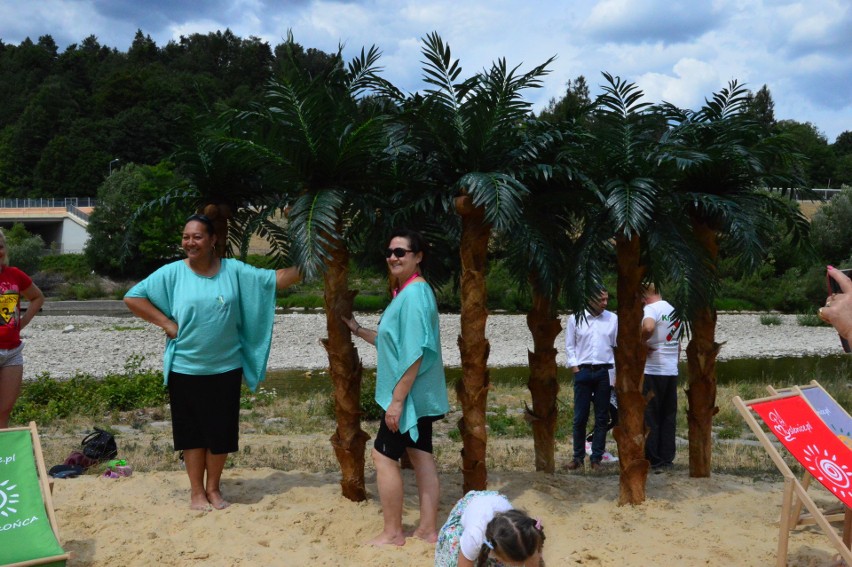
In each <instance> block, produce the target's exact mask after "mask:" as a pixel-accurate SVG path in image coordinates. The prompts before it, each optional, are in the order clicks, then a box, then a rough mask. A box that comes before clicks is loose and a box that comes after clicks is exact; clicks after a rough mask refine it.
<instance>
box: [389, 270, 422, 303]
mask: <svg viewBox="0 0 852 567" xmlns="http://www.w3.org/2000/svg"><path fill="white" fill-rule="evenodd" d="M419 277H420V273H418V272H414V273H413V274H411V277H410V278H408V279H407V280H405V283H404V284H402V285H401V286H399V287H398V288H396V289H395V290H393V296H394V297H396V296H397V295H399V292H401V291H402V290H403V289H405V286H407V285H408V284H410V283H411V280H413V279H414V278H419Z"/></svg>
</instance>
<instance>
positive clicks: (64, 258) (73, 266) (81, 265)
mask: <svg viewBox="0 0 852 567" xmlns="http://www.w3.org/2000/svg"><path fill="white" fill-rule="evenodd" d="M41 270H42V271H43V272H49V273H58V274H62V275H63V276H65V278H66V279H83V278H87V277H89V276H90V275H91V273H92V266H91V265H90V264H89V261H88V259H87V258H86V256H85V255H84V254H48V255H47V256H44V257H43V258H42V259H41Z"/></svg>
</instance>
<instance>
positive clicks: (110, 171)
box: [109, 158, 121, 175]
mask: <svg viewBox="0 0 852 567" xmlns="http://www.w3.org/2000/svg"><path fill="white" fill-rule="evenodd" d="M120 161H121V160H120V159H118V158H115V159H114V160H112V161H110V162H109V174H110V175H112V164H114V163H118V162H120Z"/></svg>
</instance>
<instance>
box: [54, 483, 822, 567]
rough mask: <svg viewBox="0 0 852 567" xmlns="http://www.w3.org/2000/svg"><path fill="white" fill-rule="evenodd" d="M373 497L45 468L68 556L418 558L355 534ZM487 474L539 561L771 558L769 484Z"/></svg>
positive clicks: (807, 560)
mask: <svg viewBox="0 0 852 567" xmlns="http://www.w3.org/2000/svg"><path fill="white" fill-rule="evenodd" d="M368 480H369V486H368V489H369V492H370V494H371V498H370V499H369V500H368V501H367V502H362V503H353V502H350V501H348V500H346V499H345V498H343V497H342V496H340V491H339V485H338V476H337V475H336V474H308V473H301V472H298V471H280V470H273V469H268V468H264V469H256V470H246V469H239V470H227V471H226V473H225V477H224V480H223V490H224V491H225V493H226V494H227V495H228V497H229V498H230V499H231V501H232V502H233V505H232V506H231V507H230V508H227V509H225V510H222V511H213V512H193V511H190V510H189V509H188V507H187V506H186V494H187V487H188V483H187V480H186V478H185V475H184V474H183V473H182V472H157V473H144V474H135V475H134V476H132V477H129V478H122V479H106V478H99V477H93V476H86V477H80V478H76V479H66V480H61V481H57V484H56V487H55V500H56V507H57V514H58V518H59V523H60V526H61V535H62V538H63V542H64V545H65V548H66V549H67V550H69V551H71V552H72V554H73V557H72V560H71V562H70V563H69V565H70V566H83V565H91V566H115V565H122V566H128V565H161V566H166V565H175V566H189V565H192V566H195V565H204V566H223V567H224V566H232V565H247V566H254V565H258V566H260V565H282V566H302V565H304V566H307V565H311V566H317V565H364V566H391V565H411V566H417V565H422V566H430V565H432V564H433V563H432V561H433V559H432V556H433V553H434V548H433V547H432V546H431V545H428V544H426V543H424V542H423V541H421V540H417V539H409V540H407V542H406V545H405V546H403V547H393V548H390V547H384V548H374V547H369V546H365V545H362V542H363V541H365V540H367V539H369V538H370V537H371V536H373V535H375V534H376V533H377V532H378V531H379V530H380V529H381V509H380V507H379V504H378V502H377V500H376V498H375V494H376V490H375V479H374V478H369V479H368ZM441 482H442V488H443V494H442V497H441V508H440V513H441V516H442V517H446V515H447V514H448V513H449V510H450V508H451V507H452V505H453V504H454V502H455V500H456V497H458V496H459V495H460V494H461V476H460V475H458V474H452V475H447V474H445V475H443V476H442V478H441ZM489 486H490V488H492V489H497V490H501V491H503V492H504V493H505V494H506V495H507V496H509V498H510V499H511V500H512V502H513V503H514V504H515V506H516V507H519V508H523V509H526V510H528V511H529V512H530V513H531V514H533V515H535V516H537V517H538V518H540V519H541V521H542V523H543V525H544V530H545V534H546V536H547V541H546V543H545V548H544V557H545V559H546V561H547V564H548V565H549V566H566V565H583V566H616V565H618V566H652V565H680V566H697V565H717V566H728V565H731V566H742V567H750V566H754V567H757V566H771V565H774V564H775V563H774V561H775V559H774V558H775V552H776V545H777V541H778V521H777V520H778V515H779V510H780V506H779V504H780V502H781V485H780V483H766V482H752V481H750V480H749V479H745V478H740V477H733V476H727V475H715V476H714V477H712V478H710V479H690V478H687V476H686V474H685V473H684V472H683V471H679V472H674V473H671V474H664V475H651V476H650V477H649V479H648V492H647V495H648V499H647V501H646V502H645V503H644V504H642V505H640V506H635V507H631V506H625V507H619V506H617V505H616V500H617V495H618V477H617V475H616V474H614V473H613V474H603V475H591V474H585V475H584V474H556V475H552V476H551V475H546V474H540V473H534V472H513V473H491V474H490V476H489ZM406 487H407V490H406V501H405V521H406V525H407V526H412V525H413V524H414V522H416V520H417V512H416V510H417V499H416V492H415V490H414V479H413V476H412V475H411V473H410V472H406ZM826 542H827V539H826V538H824V537H823V536H822V535H821V534H820V533H819V532H818V531H813V530H808V531H799V532H796V533H795V534H794V535H793V536H792V538H791V543H790V555H789V564H790V565H800V566H805V565H813V566H818V565H830V564H831V563H832V557H833V556H834V553H833V552H832V550H831V548H830V546H828V545H827V543H826Z"/></svg>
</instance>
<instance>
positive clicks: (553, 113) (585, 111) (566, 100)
mask: <svg viewBox="0 0 852 567" xmlns="http://www.w3.org/2000/svg"><path fill="white" fill-rule="evenodd" d="M591 107H592V99H591V96H590V94H589V84H588V83H587V82H586V78H585V77H584V76H583V75H579V76H578V77H577V78H576V79H574V80H571V79H568V85H567V87H566V88H565V96H563V97H562V98H561V99H559V100H556V99H555V98H552V99H550V101H549V102H548V103H547V106H546V107H545V108H544V110H542V111H541V114H540V115H539V118H540V119H542V120H547V121H549V122H556V123H559V122H571V121H574V120H577V119H584V120H586V119H588V118H589V116H590V114H589V110H590V109H591Z"/></svg>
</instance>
